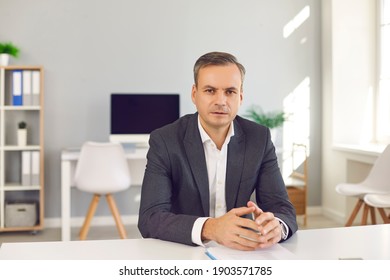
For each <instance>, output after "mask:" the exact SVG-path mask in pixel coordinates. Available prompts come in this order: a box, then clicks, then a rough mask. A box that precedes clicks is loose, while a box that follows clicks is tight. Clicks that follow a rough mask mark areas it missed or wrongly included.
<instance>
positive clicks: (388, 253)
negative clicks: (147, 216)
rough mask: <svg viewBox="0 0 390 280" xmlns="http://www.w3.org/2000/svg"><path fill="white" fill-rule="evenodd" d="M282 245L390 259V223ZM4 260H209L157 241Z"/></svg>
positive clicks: (9, 251)
mask: <svg viewBox="0 0 390 280" xmlns="http://www.w3.org/2000/svg"><path fill="white" fill-rule="evenodd" d="M282 246H283V247H284V248H286V249H287V250H289V251H290V252H292V253H293V254H295V255H296V257H297V258H298V259H302V260H305V259H323V260H337V259H355V258H362V259H371V260H374V259H387V260H390V249H389V248H390V224H387V225H374V226H357V227H349V228H328V229H313V230H299V231H298V232H297V233H296V234H295V235H294V236H293V237H291V238H290V239H289V240H287V241H286V242H284V243H282ZM0 259H18V260H22V259H59V260H63V259H72V260H80V259H90V260H96V259H107V260H109V259H111V260H112V259H116V260H125V259H126V260H130V259H133V260H148V259H155V260H156V259H166V260H173V259H178V260H180V259H183V260H191V259H193V260H194V259H197V260H202V259H203V260H204V259H208V258H207V256H206V255H205V249H204V248H203V247H192V246H187V245H182V244H177V243H172V242H167V241H161V240H156V239H126V240H96V241H67V242H61V241H58V242H30V243H4V244H3V245H2V246H1V248H0Z"/></svg>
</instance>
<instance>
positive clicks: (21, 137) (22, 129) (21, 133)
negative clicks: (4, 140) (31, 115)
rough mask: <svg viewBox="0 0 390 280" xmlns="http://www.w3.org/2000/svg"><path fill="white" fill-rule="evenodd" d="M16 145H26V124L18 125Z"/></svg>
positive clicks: (20, 123)
mask: <svg viewBox="0 0 390 280" xmlns="http://www.w3.org/2000/svg"><path fill="white" fill-rule="evenodd" d="M18 145H19V146H26V145H27V124H26V122H24V121H21V122H19V123H18Z"/></svg>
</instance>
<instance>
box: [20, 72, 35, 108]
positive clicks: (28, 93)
mask: <svg viewBox="0 0 390 280" xmlns="http://www.w3.org/2000/svg"><path fill="white" fill-rule="evenodd" d="M22 73H23V77H22V78H23V105H26V106H28V105H32V104H33V102H32V81H31V76H32V73H31V70H23V72H22Z"/></svg>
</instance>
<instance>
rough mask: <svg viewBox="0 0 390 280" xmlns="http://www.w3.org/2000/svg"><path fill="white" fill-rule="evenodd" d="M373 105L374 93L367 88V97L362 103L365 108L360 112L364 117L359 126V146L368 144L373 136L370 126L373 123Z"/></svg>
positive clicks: (370, 88)
mask: <svg viewBox="0 0 390 280" xmlns="http://www.w3.org/2000/svg"><path fill="white" fill-rule="evenodd" d="M373 104H374V92H373V89H372V87H369V89H368V91H367V97H366V100H365V103H364V106H365V108H364V110H363V112H362V114H364V117H363V122H362V124H361V130H360V137H359V144H367V143H370V142H371V141H372V139H373V135H372V134H373V133H372V131H373V130H372V125H373V123H374V120H373V116H374V114H373V108H374V107H373V106H374V105H373ZM351 105H352V104H351Z"/></svg>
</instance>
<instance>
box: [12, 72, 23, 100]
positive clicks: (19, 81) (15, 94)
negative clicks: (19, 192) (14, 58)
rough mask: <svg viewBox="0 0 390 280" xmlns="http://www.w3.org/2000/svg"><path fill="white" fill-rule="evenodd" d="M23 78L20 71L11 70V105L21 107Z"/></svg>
mask: <svg viewBox="0 0 390 280" xmlns="http://www.w3.org/2000/svg"><path fill="white" fill-rule="evenodd" d="M22 89H23V77H22V70H13V72H12V105H14V106H21V105H23V95H22Z"/></svg>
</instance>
